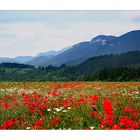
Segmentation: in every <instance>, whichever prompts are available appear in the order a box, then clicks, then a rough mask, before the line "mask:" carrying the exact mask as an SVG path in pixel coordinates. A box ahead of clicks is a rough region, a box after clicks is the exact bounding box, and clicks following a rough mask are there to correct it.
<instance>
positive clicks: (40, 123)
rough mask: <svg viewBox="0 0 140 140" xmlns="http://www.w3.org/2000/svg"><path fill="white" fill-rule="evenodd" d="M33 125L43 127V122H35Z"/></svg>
mask: <svg viewBox="0 0 140 140" xmlns="http://www.w3.org/2000/svg"><path fill="white" fill-rule="evenodd" d="M35 124H36V125H37V126H43V121H42V120H37V121H36V122H35Z"/></svg>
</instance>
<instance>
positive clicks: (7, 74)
mask: <svg viewBox="0 0 140 140" xmlns="http://www.w3.org/2000/svg"><path fill="white" fill-rule="evenodd" d="M0 81H140V51H134V52H128V53H122V54H116V55H114V54H110V55H102V56H98V57H92V58H90V59H88V60H86V61H84V62H83V63H81V64H79V65H68V66H67V65H65V64H62V65H61V66H59V67H56V66H51V65H49V66H47V67H35V66H31V65H26V64H17V63H1V64H0Z"/></svg>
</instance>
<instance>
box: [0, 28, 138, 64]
mask: <svg viewBox="0 0 140 140" xmlns="http://www.w3.org/2000/svg"><path fill="white" fill-rule="evenodd" d="M136 50H140V30H135V31H131V32H128V33H126V34H123V35H121V36H119V37H116V36H107V35H99V36H97V37H95V38H93V39H91V40H90V41H85V42H80V43H78V44H75V45H73V46H70V47H67V48H64V49H62V50H60V51H48V52H44V53H39V54H38V55H37V56H35V57H33V56H18V57H16V58H0V62H16V63H26V64H31V65H35V66H48V65H54V66H59V65H61V64H66V65H73V64H79V63H81V62H83V61H85V60H86V59H88V58H90V57H93V56H100V55H104V54H117V53H118V54H120V53H123V52H124V53H125V52H130V51H136Z"/></svg>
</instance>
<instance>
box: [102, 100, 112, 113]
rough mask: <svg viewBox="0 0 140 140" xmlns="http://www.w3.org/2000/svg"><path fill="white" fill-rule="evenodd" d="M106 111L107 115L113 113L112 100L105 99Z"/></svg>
mask: <svg viewBox="0 0 140 140" xmlns="http://www.w3.org/2000/svg"><path fill="white" fill-rule="evenodd" d="M104 113H105V114H107V115H111V114H113V107H112V102H110V101H107V100H104Z"/></svg>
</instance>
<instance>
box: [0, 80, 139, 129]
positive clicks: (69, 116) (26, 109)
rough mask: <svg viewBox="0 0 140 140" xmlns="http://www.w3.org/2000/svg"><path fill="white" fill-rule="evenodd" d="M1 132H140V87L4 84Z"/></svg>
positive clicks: (127, 84) (0, 98) (0, 85)
mask: <svg viewBox="0 0 140 140" xmlns="http://www.w3.org/2000/svg"><path fill="white" fill-rule="evenodd" d="M0 129H14V130H19V129H21V130H23V129H24V130H30V129H31V130H32V129H33V130H38V129H39V130H42V129H43V130H44V129H45V130H52V129H55V130H69V129H72V130H104V129H105V130H107V129H111V130H112V129H113V130H122V129H129V130H131V129H140V83H139V82H124V83H123V82H122V83H116V82H114V83H113V82H57V83H52V82H46V83H45V82H44V83H43V82H39V83H37V82H31V83H18V82H15V83H12V82H11V83H8V82H3V83H0Z"/></svg>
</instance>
